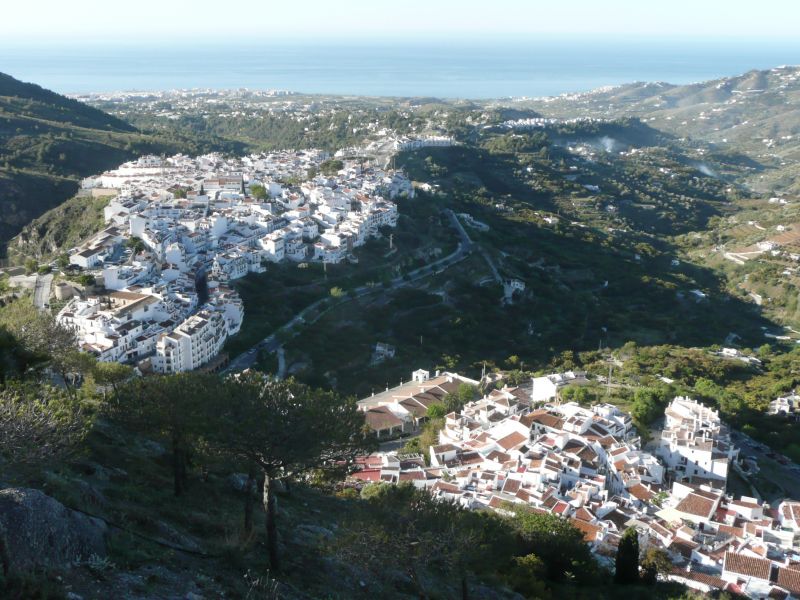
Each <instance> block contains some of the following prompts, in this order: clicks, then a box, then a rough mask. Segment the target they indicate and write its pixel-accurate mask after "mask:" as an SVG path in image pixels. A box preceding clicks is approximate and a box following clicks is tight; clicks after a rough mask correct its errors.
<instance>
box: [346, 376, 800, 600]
mask: <svg viewBox="0 0 800 600" xmlns="http://www.w3.org/2000/svg"><path fill="white" fill-rule="evenodd" d="M458 380H460V378H459V376H458V375H456V374H451V373H445V374H438V375H437V376H434V377H432V378H431V377H426V372H424V371H421V372H415V374H414V375H413V376H412V381H411V382H409V383H407V384H404V385H403V386H400V387H398V388H395V389H393V390H387V391H386V392H383V393H381V394H379V395H376V396H372V397H370V398H366V399H364V400H362V401H361V406H362V410H365V411H366V412H367V413H369V412H371V411H375V412H374V415H375V416H374V417H373V418H374V419H377V418H378V415H391V416H392V417H394V419H396V421H395V425H396V427H398V429H397V431H398V432H399V431H401V430H402V431H407V432H410V431H413V429H414V427H415V426H416V425H418V423H419V419H424V415H425V414H426V413H427V408H426V407H427V406H430V402H436V401H439V400H438V399H441V398H442V397H443V394H446V393H447V392H446V389H447V386H452V384H453V383H455V382H456V381H458ZM533 390H534V393H535V390H536V388H535V386H534V388H533ZM404 403H405V404H404ZM416 403H419V406H417V404H416ZM400 406H405V407H406V408H405V410H406V411H407V412H408V416H407V417H406V415H405V413H404V412H403V410H401V409H400ZM412 407H415V408H414V409H412ZM665 417H666V423H665V429H664V432H663V434H662V436H661V438H659V439H658V440H657V443H656V447H657V449H658V452H657V454H655V455H653V454H650V453H649V452H647V451H645V450H644V449H642V448H641V446H640V441H639V438H638V436H637V435H636V432H635V430H634V428H633V426H632V423H631V419H630V416H629V415H627V414H625V413H623V412H622V411H620V410H619V409H617V408H616V407H614V406H611V405H606V404H600V405H596V406H592V407H584V406H579V405H578V404H575V403H558V402H541V401H532V400H531V388H524V389H523V388H520V387H501V388H498V389H494V390H491V391H489V392H488V393H486V394H485V395H484V396H483V397H482V398H480V399H478V400H475V401H472V402H468V403H467V404H466V405H465V406H464V407H463V408H462V409H461V410H459V411H457V412H451V413H449V414H447V415H446V416H445V417H444V426H443V427H442V429H441V430H440V432H439V439H438V443H437V444H436V445H433V446H431V447H430V448H426V449H424V451H425V455H424V456H423V455H419V454H414V455H408V456H406V455H403V454H398V453H397V452H384V453H380V454H377V455H372V456H369V457H364V458H362V459H361V460H360V464H359V469H358V470H356V471H355V472H354V473H353V474H352V475H351V481H353V482H358V483H360V484H363V483H367V482H372V483H377V482H384V483H403V482H408V483H410V484H411V485H414V486H415V487H417V488H419V489H424V490H427V491H428V492H429V493H430V494H432V495H433V496H434V497H436V498H438V499H441V500H442V501H448V502H454V503H457V504H459V505H461V506H463V507H466V508H470V509H486V510H496V511H499V512H501V513H504V514H508V515H513V512H514V508H515V507H518V508H521V509H526V510H532V511H542V512H549V513H552V514H555V515H558V516H560V517H562V518H564V519H568V520H569V521H570V522H571V523H572V524H573V525H574V526H575V527H576V528H577V529H579V530H580V531H581V532H582V533H583V535H584V539H585V540H586V541H587V543H589V544H590V546H591V548H592V550H593V552H594V553H595V554H596V555H597V556H598V558H599V559H601V560H606V561H609V560H611V558H613V556H614V554H615V552H616V546H617V544H618V543H619V539H620V536H621V534H622V533H623V532H624V531H625V530H626V529H628V528H630V527H633V528H635V529H636V530H637V532H638V533H639V539H640V545H641V546H642V547H643V548H647V547H651V546H654V547H657V548H660V549H662V550H663V551H664V552H666V554H667V556H669V558H670V560H672V562H673V564H674V569H673V571H672V572H670V573H668V574H667V575H666V576H665V577H666V578H668V579H671V580H675V581H679V582H681V583H683V584H685V585H687V586H688V587H691V588H693V589H696V590H700V591H705V592H710V591H714V590H729V591H731V592H735V593H738V594H744V595H747V596H749V597H751V598H763V597H767V596H769V597H781V598H800V585H799V584H800V551H798V548H800V502H796V501H791V500H786V501H784V502H781V503H778V504H776V505H774V506H772V505H770V504H768V503H765V502H764V501H763V500H760V499H756V498H750V497H738V498H735V497H732V496H729V495H727V494H726V493H725V491H724V489H725V481H726V479H725V478H724V475H723V474H727V467H726V468H724V469H723V468H720V467H719V466H718V465H717V462H718V461H719V460H722V459H723V458H724V460H725V461H726V465H728V466H729V465H730V462H731V461H734V460H736V459H737V450H736V449H735V448H733V446H731V445H730V441H729V438H728V435H727V429H726V428H725V425H724V424H723V423H722V422H721V421H720V420H719V417H718V414H717V413H716V412H715V411H713V410H711V409H709V408H708V407H705V406H703V405H702V404H700V403H698V402H695V401H693V400H691V399H689V398H683V397H678V398H675V399H674V400H673V402H672V403H670V405H669V406H668V407H667V409H666V411H665ZM415 419H417V421H415ZM368 422H370V420H369V418H368ZM371 422H372V423H375V422H376V421H371ZM403 427H405V429H402V428H403ZM695 441H697V443H695ZM684 442H685V443H684ZM692 452H694V455H693V454H692ZM683 456H686V457H687V461H686V463H685V464H684V463H683V461H682V460H681V458H682V457H683ZM693 456H694V458H693ZM689 463H692V465H693V468H696V469H697V470H696V472H693V473H691V474H690V473H689V472H688V469H686V467H687V466H688V465H689ZM694 465H697V467H694ZM704 465H707V466H708V468H706V467H705V466H704ZM681 466H682V467H684V469H679V468H678V467H681ZM700 469H702V470H700Z"/></svg>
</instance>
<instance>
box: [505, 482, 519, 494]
mask: <svg viewBox="0 0 800 600" xmlns="http://www.w3.org/2000/svg"><path fill="white" fill-rule="evenodd" d="M521 485H522V482H521V481H520V480H519V479H506V482H505V483H504V484H503V491H504V492H506V493H507V494H516V493H517V491H519V488H520V486H521Z"/></svg>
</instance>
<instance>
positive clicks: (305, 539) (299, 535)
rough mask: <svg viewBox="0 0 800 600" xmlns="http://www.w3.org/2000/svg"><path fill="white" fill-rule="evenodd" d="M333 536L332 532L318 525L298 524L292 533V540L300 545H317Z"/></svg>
mask: <svg viewBox="0 0 800 600" xmlns="http://www.w3.org/2000/svg"><path fill="white" fill-rule="evenodd" d="M332 538H333V532H332V531H331V530H330V529H326V528H325V527H320V526H318V525H298V526H297V527H295V528H294V532H293V533H292V540H293V541H294V543H295V544H299V545H301V546H319V545H321V544H322V543H323V542H327V541H328V540H330V539H332Z"/></svg>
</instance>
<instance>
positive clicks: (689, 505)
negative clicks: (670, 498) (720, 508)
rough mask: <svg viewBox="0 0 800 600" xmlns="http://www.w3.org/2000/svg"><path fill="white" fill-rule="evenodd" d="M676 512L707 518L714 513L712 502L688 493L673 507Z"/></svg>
mask: <svg viewBox="0 0 800 600" xmlns="http://www.w3.org/2000/svg"><path fill="white" fill-rule="evenodd" d="M675 510H677V511H678V512H682V513H686V514H689V515H695V516H698V517H705V518H708V517H710V516H711V513H712V512H714V501H713V500H711V499H710V498H704V497H703V496H701V495H700V494H698V493H696V492H692V493H690V494H689V495H688V496H686V497H685V498H684V499H683V500H681V501H680V502H679V503H678V506H676V507H675Z"/></svg>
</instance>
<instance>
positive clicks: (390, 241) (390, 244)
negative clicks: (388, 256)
mask: <svg viewBox="0 0 800 600" xmlns="http://www.w3.org/2000/svg"><path fill="white" fill-rule="evenodd" d="M393 249H394V234H393V233H390V234H389V250H393Z"/></svg>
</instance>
